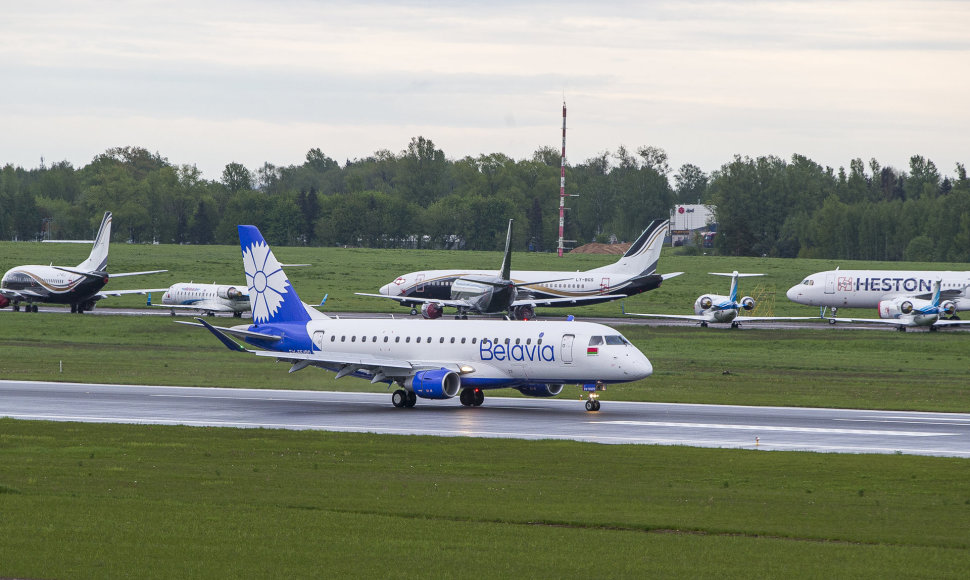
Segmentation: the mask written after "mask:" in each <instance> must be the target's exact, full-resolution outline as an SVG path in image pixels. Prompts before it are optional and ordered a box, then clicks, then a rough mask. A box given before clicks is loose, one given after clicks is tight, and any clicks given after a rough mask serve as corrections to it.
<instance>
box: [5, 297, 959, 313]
mask: <svg viewBox="0 0 970 580" xmlns="http://www.w3.org/2000/svg"><path fill="white" fill-rule="evenodd" d="M0 308H3V307H2V306H0ZM940 312H942V313H943V314H946V315H947V316H953V315H954V314H956V312H957V305H956V302H953V301H952V300H945V301H943V302H941V303H940Z"/></svg>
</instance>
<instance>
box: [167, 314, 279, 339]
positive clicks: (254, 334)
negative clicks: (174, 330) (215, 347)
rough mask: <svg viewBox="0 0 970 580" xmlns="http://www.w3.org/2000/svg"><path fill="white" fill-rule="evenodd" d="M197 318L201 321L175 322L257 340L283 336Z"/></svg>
mask: <svg viewBox="0 0 970 580" xmlns="http://www.w3.org/2000/svg"><path fill="white" fill-rule="evenodd" d="M196 320H198V321H199V322H198V323H196V322H187V321H185V320H176V321H174V322H175V323H176V324H185V325H186V326H203V327H205V328H209V329H212V330H216V331H219V332H220V333H223V334H231V335H232V336H236V337H239V338H255V339H257V340H280V339H282V338H283V337H282V336H277V335H275V334H264V333H262V332H253V331H251V330H243V329H241V328H223V327H221V326H219V327H216V326H212V325H211V324H209V323H208V322H206V321H205V320H203V319H201V318H196Z"/></svg>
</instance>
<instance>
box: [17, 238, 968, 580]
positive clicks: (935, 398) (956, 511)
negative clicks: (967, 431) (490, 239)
mask: <svg viewBox="0 0 970 580" xmlns="http://www.w3.org/2000/svg"><path fill="white" fill-rule="evenodd" d="M48 248H50V249H48ZM38 249H39V250H38ZM41 250H42V251H44V252H48V251H49V252H51V253H50V254H49V255H47V256H45V257H43V258H38V257H37V255H36V254H37V252H38V251H41ZM4 251H5V252H6V253H5V254H3V255H5V259H4V262H5V264H6V265H5V267H10V266H12V265H16V264H24V263H49V262H51V261H53V262H55V263H58V264H60V263H63V264H69V265H74V264H76V263H78V262H80V261H81V260H82V259H83V258H84V257H85V256H86V254H87V248H86V247H84V246H80V247H79V246H74V245H51V244H44V245H41V244H12V243H0V252H4ZM276 251H277V256H278V257H279V258H280V260H281V261H284V262H290V263H296V262H299V263H302V262H309V263H312V264H314V265H313V266H310V267H307V268H300V269H292V270H288V273H289V275H290V278H291V280H292V281H293V283H294V285H295V286H296V288H297V290H298V291H299V292H300V293H301V296H302V297H303V298H304V299H305V300H306V301H308V302H313V301H317V300H319V297H321V296H322V295H323V294H324V293H329V294H330V298H329V300H328V307H330V308H328V310H329V311H337V312H339V311H357V310H371V311H375V312H376V311H385V312H392V311H393V312H399V313H400V312H406V311H405V310H403V309H398V308H396V307H395V306H394V305H387V304H385V303H383V302H380V301H377V302H374V301H371V300H368V299H365V298H362V297H357V296H353V292H355V291H374V290H376V289H377V287H379V286H380V285H381V284H384V283H386V282H387V281H389V280H391V279H393V278H394V277H395V276H396V275H398V274H401V273H404V272H406V271H411V270H415V269H422V268H432V267H451V266H454V265H455V264H454V262H453V260H455V259H462V260H465V259H467V260H468V261H469V263H470V264H469V265H471V266H473V267H482V268H490V267H493V263H494V264H497V262H498V260H499V259H500V258H499V254H498V253H488V252H481V253H471V252H462V253H455V252H403V251H387V252H382V251H377V250H359V249H337V248H327V249H318V248H317V249H302V248H280V249H276ZM54 252H57V254H55V253H54ZM61 253H63V254H61ZM574 258H575V259H574ZM514 259H515V260H516V262H515V264H516V267H519V268H522V269H527V268H528V269H553V268H563V269H587V268H591V267H595V266H599V265H603V264H606V263H609V262H611V261H612V260H613V258H610V257H605V256H568V257H566V258H563V260H561V261H560V260H558V259H557V258H554V257H553V256H550V255H548V254H543V255H527V254H522V255H517V256H516V257H515V258H514ZM110 264H111V270H112V271H115V272H120V271H132V270H147V269H153V268H158V267H169V268H170V269H171V270H172V272H170V273H168V274H163V275H158V276H146V277H144V278H131V279H119V280H115V281H112V287H116V288H122V287H126V288H130V287H148V286H156V287H164V286H167V285H168V284H171V283H172V282H175V281H188V280H196V281H200V282H202V281H205V282H212V281H219V282H233V281H237V280H240V279H241V278H242V274H241V267H240V259H239V250H238V248H236V247H230V246H223V247H204V248H202V247H191V246H181V247H178V246H125V245H121V244H115V245H113V247H112V258H111V262H110ZM566 264H568V265H566ZM834 265H838V264H835V263H833V262H823V261H803V260H801V261H799V260H769V259H734V258H719V257H707V256H698V257H680V256H665V257H664V258H663V259H662V260H661V267H660V271H661V272H670V271H678V270H683V271H686V272H688V274H686V275H684V276H681V277H679V278H675V279H673V280H670V281H668V283H666V284H665V285H664V286H663V287H662V288H660V289H658V290H656V291H653V292H650V293H647V294H644V295H640V296H637V297H634V298H631V299H629V300H626V301H625V304H626V309H627V310H629V311H641V312H643V311H657V312H686V311H689V310H690V306H691V304H692V303H693V300H694V298H695V297H696V296H697V294H699V293H700V292H702V291H717V292H722V293H723V292H724V288H723V286H724V280H723V279H720V278H715V277H713V276H707V275H706V272H708V271H725V270H727V271H730V270H734V269H737V270H739V271H747V272H764V273H766V274H768V276H766V277H765V278H764V279H757V280H761V281H762V282H764V284H765V286H764V292H761V293H758V292H755V291H754V290H755V288H756V286H752V287H751V291H748V288H747V287H743V290H744V291H745V293H748V294H752V295H755V296H756V297H763V298H764V299H763V300H762V302H761V304H762V306H761V308H766V307H770V308H768V309H770V310H773V313H774V314H776V315H783V314H790V315H808V316H810V315H812V314H815V313H816V312H817V311H816V310H815V309H814V308H809V307H804V306H799V305H792V304H789V303H788V302H787V300H786V299H785V298H784V292H785V291H786V290H787V288H788V287H789V286H790V285H792V284H794V283H796V282H797V281H798V280H800V279H801V278H802V277H803V276H804V275H805V274H807V273H811V272H814V271H818V270H824V269H828V268H830V267H834ZM841 265H842V266H843V267H845V268H848V267H860V265H858V264H855V265H853V264H850V263H843V264H841ZM870 266H871V267H876V265H867V266H865V267H870ZM883 266H885V265H883ZM938 266H939V267H940V269H943V268H946V267H949V268H952V269H962V268H961V267H960V266H959V265H938ZM890 267H899V268H903V267H918V266H917V265H902V264H894V265H892V266H890ZM4 269H5V268H4ZM200 272H202V273H204V276H205V278H202V277H200V275H199V273H200ZM116 283H117V286H115V284H116ZM122 283H123V284H122ZM115 304H117V305H119V306H121V305H124V306H133V305H137V304H139V299H138V298H131V297H130V298H125V299H118V300H112V299H109V300H106V301H103V302H102V304H101V305H102V306H110V305H115ZM619 309H620V306H619V304H618V303H611V304H604V305H598V306H592V307H583V308H578V309H575V310H570V311H561V312H562V314H563V315H565V314H567V313H575V314H577V315H579V316H612V315H616V314H617V313H618V312H619ZM550 312H553V313H555V312H557V311H554V310H551V309H547V310H545V311H543V313H544V314H549V313H550ZM762 312H764V311H762ZM220 322H222V323H227V324H231V323H233V322H236V321H231V320H226V319H222V320H221V321H220ZM430 324H433V322H430ZM621 330H622V332H623V333H624V334H625V335H626V336H627V337H628V338H630V339H631V340H633V342H634V343H635V344H636V345H637V346H638V348H640V349H641V350H643V352H645V353H646V354H647V355H648V356H649V357H650V359H651V361H652V362H653V364H654V368H655V373H654V375H653V376H652V377H650V378H648V379H645V380H643V381H639V382H637V383H632V384H629V385H622V386H615V387H610V389H609V391H607V393H606V394H605V397H604V401H605V403H604V408H606V406H607V405H608V404H609V401H610V400H647V401H671V402H703V403H731V404H749V405H804V406H826V407H857V408H879V409H918V410H934V411H961V412H968V411H970V394H968V392H967V387H966V386H965V383H966V373H967V371H966V369H967V368H968V357H970V354H968V353H970V348H968V346H970V344H968V342H970V333H961V332H956V333H952V332H951V333H948V332H939V333H932V334H931V333H925V332H921V333H895V332H886V331H863V330H840V329H832V328H820V329H812V330H798V331H785V330H755V329H742V330H741V331H731V330H729V329H714V328H711V329H700V328H691V327H664V328H646V327H633V326H624V327H621ZM0 351H2V352H3V355H2V357H0V378H2V379H35V380H63V381H91V382H104V383H144V384H171V385H198V386H227V387H234V386H247V387H254V388H287V389H339V390H371V391H382V390H384V387H383V386H374V385H370V384H369V383H367V382H364V381H359V380H356V379H349V378H347V379H341V380H340V381H335V380H334V379H333V374H332V373H325V372H323V371H319V370H318V369H306V370H303V371H300V372H298V373H293V374H288V373H287V372H286V370H287V368H288V367H287V366H286V365H282V364H274V363H273V362H270V361H268V360H262V359H260V360H256V358H255V357H251V356H244V355H238V354H235V353H231V352H229V351H228V350H226V349H225V348H224V347H223V346H222V345H221V344H219V343H218V341H216V340H215V339H214V338H213V337H212V336H211V335H209V334H208V333H206V332H204V331H200V330H198V329H192V328H187V327H184V326H182V325H178V324H174V323H173V322H172V321H171V319H170V318H168V317H120V316H76V315H75V316H71V315H69V314H67V313H63V314H61V313H52V314H45V313H40V314H26V313H23V312H19V313H14V312H10V311H9V309H7V310H5V311H0ZM510 394H511V393H510ZM563 396H567V397H568V396H576V397H577V398H578V396H579V390H578V389H576V388H575V387H573V388H572V390H567V391H564V395H563ZM0 404H2V403H0ZM431 404H433V403H431ZM388 405H390V402H388ZM486 405H487V402H486ZM968 482H970V461H968V460H965V459H949V458H932V457H911V456H900V455H891V456H882V455H835V454H813V453H789V452H761V451H741V450H718V449H692V448H683V447H656V446H629V445H618V446H611V445H595V444H586V443H573V442H559V441H504V440H481V439H464V438H433V437H414V436H376V435H364V434H337V433H325V432H288V431H274V430H258V429H253V430H237V429H213V428H183V427H158V426H125V425H92V424H67V423H65V424H57V423H46V422H33V421H14V420H9V419H0V577H29V578H55V577H56V578H93V577H97V578H103V577H119V576H135V577H172V576H179V577H240V576H247V577H267V576H272V577H320V576H323V575H326V576H334V575H341V576H354V577H373V576H395V577H476V578H477V577H509V576H516V577H521V576H532V577H587V578H588V577H591V576H596V577H644V576H647V577H655V576H667V577H690V578H715V577H716V578H759V577H763V578H767V577H778V576H792V577H811V578H819V577H826V578H828V577H839V578H874V577H879V578H884V577H940V578H946V577H954V578H955V577H964V576H965V575H966V571H967V570H968V569H970V541H968V540H967V538H970V483H968Z"/></svg>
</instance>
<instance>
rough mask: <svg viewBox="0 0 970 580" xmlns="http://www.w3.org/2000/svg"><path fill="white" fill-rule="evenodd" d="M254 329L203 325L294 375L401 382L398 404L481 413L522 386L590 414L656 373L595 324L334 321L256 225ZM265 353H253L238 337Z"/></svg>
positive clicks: (246, 233) (246, 257)
mask: <svg viewBox="0 0 970 580" xmlns="http://www.w3.org/2000/svg"><path fill="white" fill-rule="evenodd" d="M239 243H240V246H241V248H242V255H243V265H244V269H245V272H246V282H247V285H248V291H249V297H250V301H251V302H252V317H253V324H252V325H239V326H234V327H232V328H219V327H215V326H212V325H211V324H209V323H208V322H206V321H205V319H203V318H196V320H197V321H198V324H195V323H185V324H192V325H196V326H198V325H202V326H204V327H205V328H207V329H208V330H209V331H210V332H212V333H213V334H214V335H215V336H216V337H217V338H219V340H221V341H222V343H223V344H224V345H225V346H226V347H228V348H229V349H230V350H233V351H238V352H248V353H251V354H254V355H256V356H265V357H269V358H273V359H276V360H279V361H286V362H289V363H291V365H292V366H291V367H290V372H295V371H298V370H301V369H303V368H306V367H308V366H316V367H320V368H323V369H326V370H330V371H333V372H335V373H337V375H336V378H338V379H339V378H341V377H346V376H350V375H353V376H357V377H361V378H364V379H369V380H370V381H371V382H372V383H378V382H383V383H387V384H388V385H390V384H396V385H397V386H398V388H397V389H396V390H395V391H394V393H393V395H392V397H391V401H392V402H393V404H394V406H395V407H413V406H414V404H415V402H416V401H417V398H418V397H421V398H425V399H450V398H452V397H454V396H456V395H457V396H459V400H460V401H461V403H462V404H463V405H465V406H479V405H481V404H482V403H483V402H484V400H485V396H484V393H483V391H484V390H485V389H498V388H513V389H517V390H518V391H520V392H521V393H522V394H524V395H527V396H533V397H552V396H555V395H558V394H559V393H560V392H561V391H562V388H563V385H564V384H582V385H584V389H585V390H587V391H588V392H589V393H590V395H589V399H588V400H587V401H586V409H587V410H589V411H596V410H599V407H600V402H599V400H598V393H597V392H596V391H597V390H602V389H603V388H605V385H607V384H610V383H625V382H630V381H637V380H640V379H643V378H645V377H648V376H650V374H651V373H652V372H653V367H652V366H651V364H650V361H649V360H647V357H646V356H644V355H643V353H642V352H640V351H639V350H638V349H637V348H636V347H635V346H633V345H632V344H631V343H630V341H628V340H627V339H626V338H624V337H623V335H621V334H620V333H619V332H617V331H616V330H614V329H612V328H609V327H607V326H603V325H601V324H594V323H589V322H575V321H568V322H567V321H555V322H550V321H542V322H538V321H529V322H511V321H502V320H471V321H454V320H442V321H438V322H425V321H424V320H422V319H387V318H380V319H377V318H374V319H339V318H331V317H329V316H327V315H325V314H322V313H320V312H318V311H316V310H313V309H312V308H311V307H310V306H309V305H307V304H304V303H303V302H302V301H301V300H300V297H299V296H297V294H296V291H295V290H294V289H293V287H292V286H291V285H290V282H289V280H288V279H287V276H286V274H285V273H284V272H283V268H282V266H281V265H280V263H279V262H278V261H277V259H276V257H275V256H274V255H273V252H272V250H270V248H269V246H268V245H267V244H266V241H265V240H264V239H263V236H262V235H261V234H260V232H259V230H258V229H257V228H256V227H254V226H239ZM232 337H236V338H239V339H242V340H243V341H245V342H246V343H247V344H250V345H253V346H255V347H258V350H257V349H249V348H246V347H244V346H242V345H240V344H239V343H238V342H236V341H235V340H233V338H232Z"/></svg>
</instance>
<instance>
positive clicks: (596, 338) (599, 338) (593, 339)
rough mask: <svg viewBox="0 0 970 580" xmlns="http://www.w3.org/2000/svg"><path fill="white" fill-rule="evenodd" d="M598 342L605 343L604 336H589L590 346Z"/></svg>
mask: <svg viewBox="0 0 970 580" xmlns="http://www.w3.org/2000/svg"><path fill="white" fill-rule="evenodd" d="M598 344H603V337H602V336H591V337H589V345H590V346H596V345H598Z"/></svg>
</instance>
